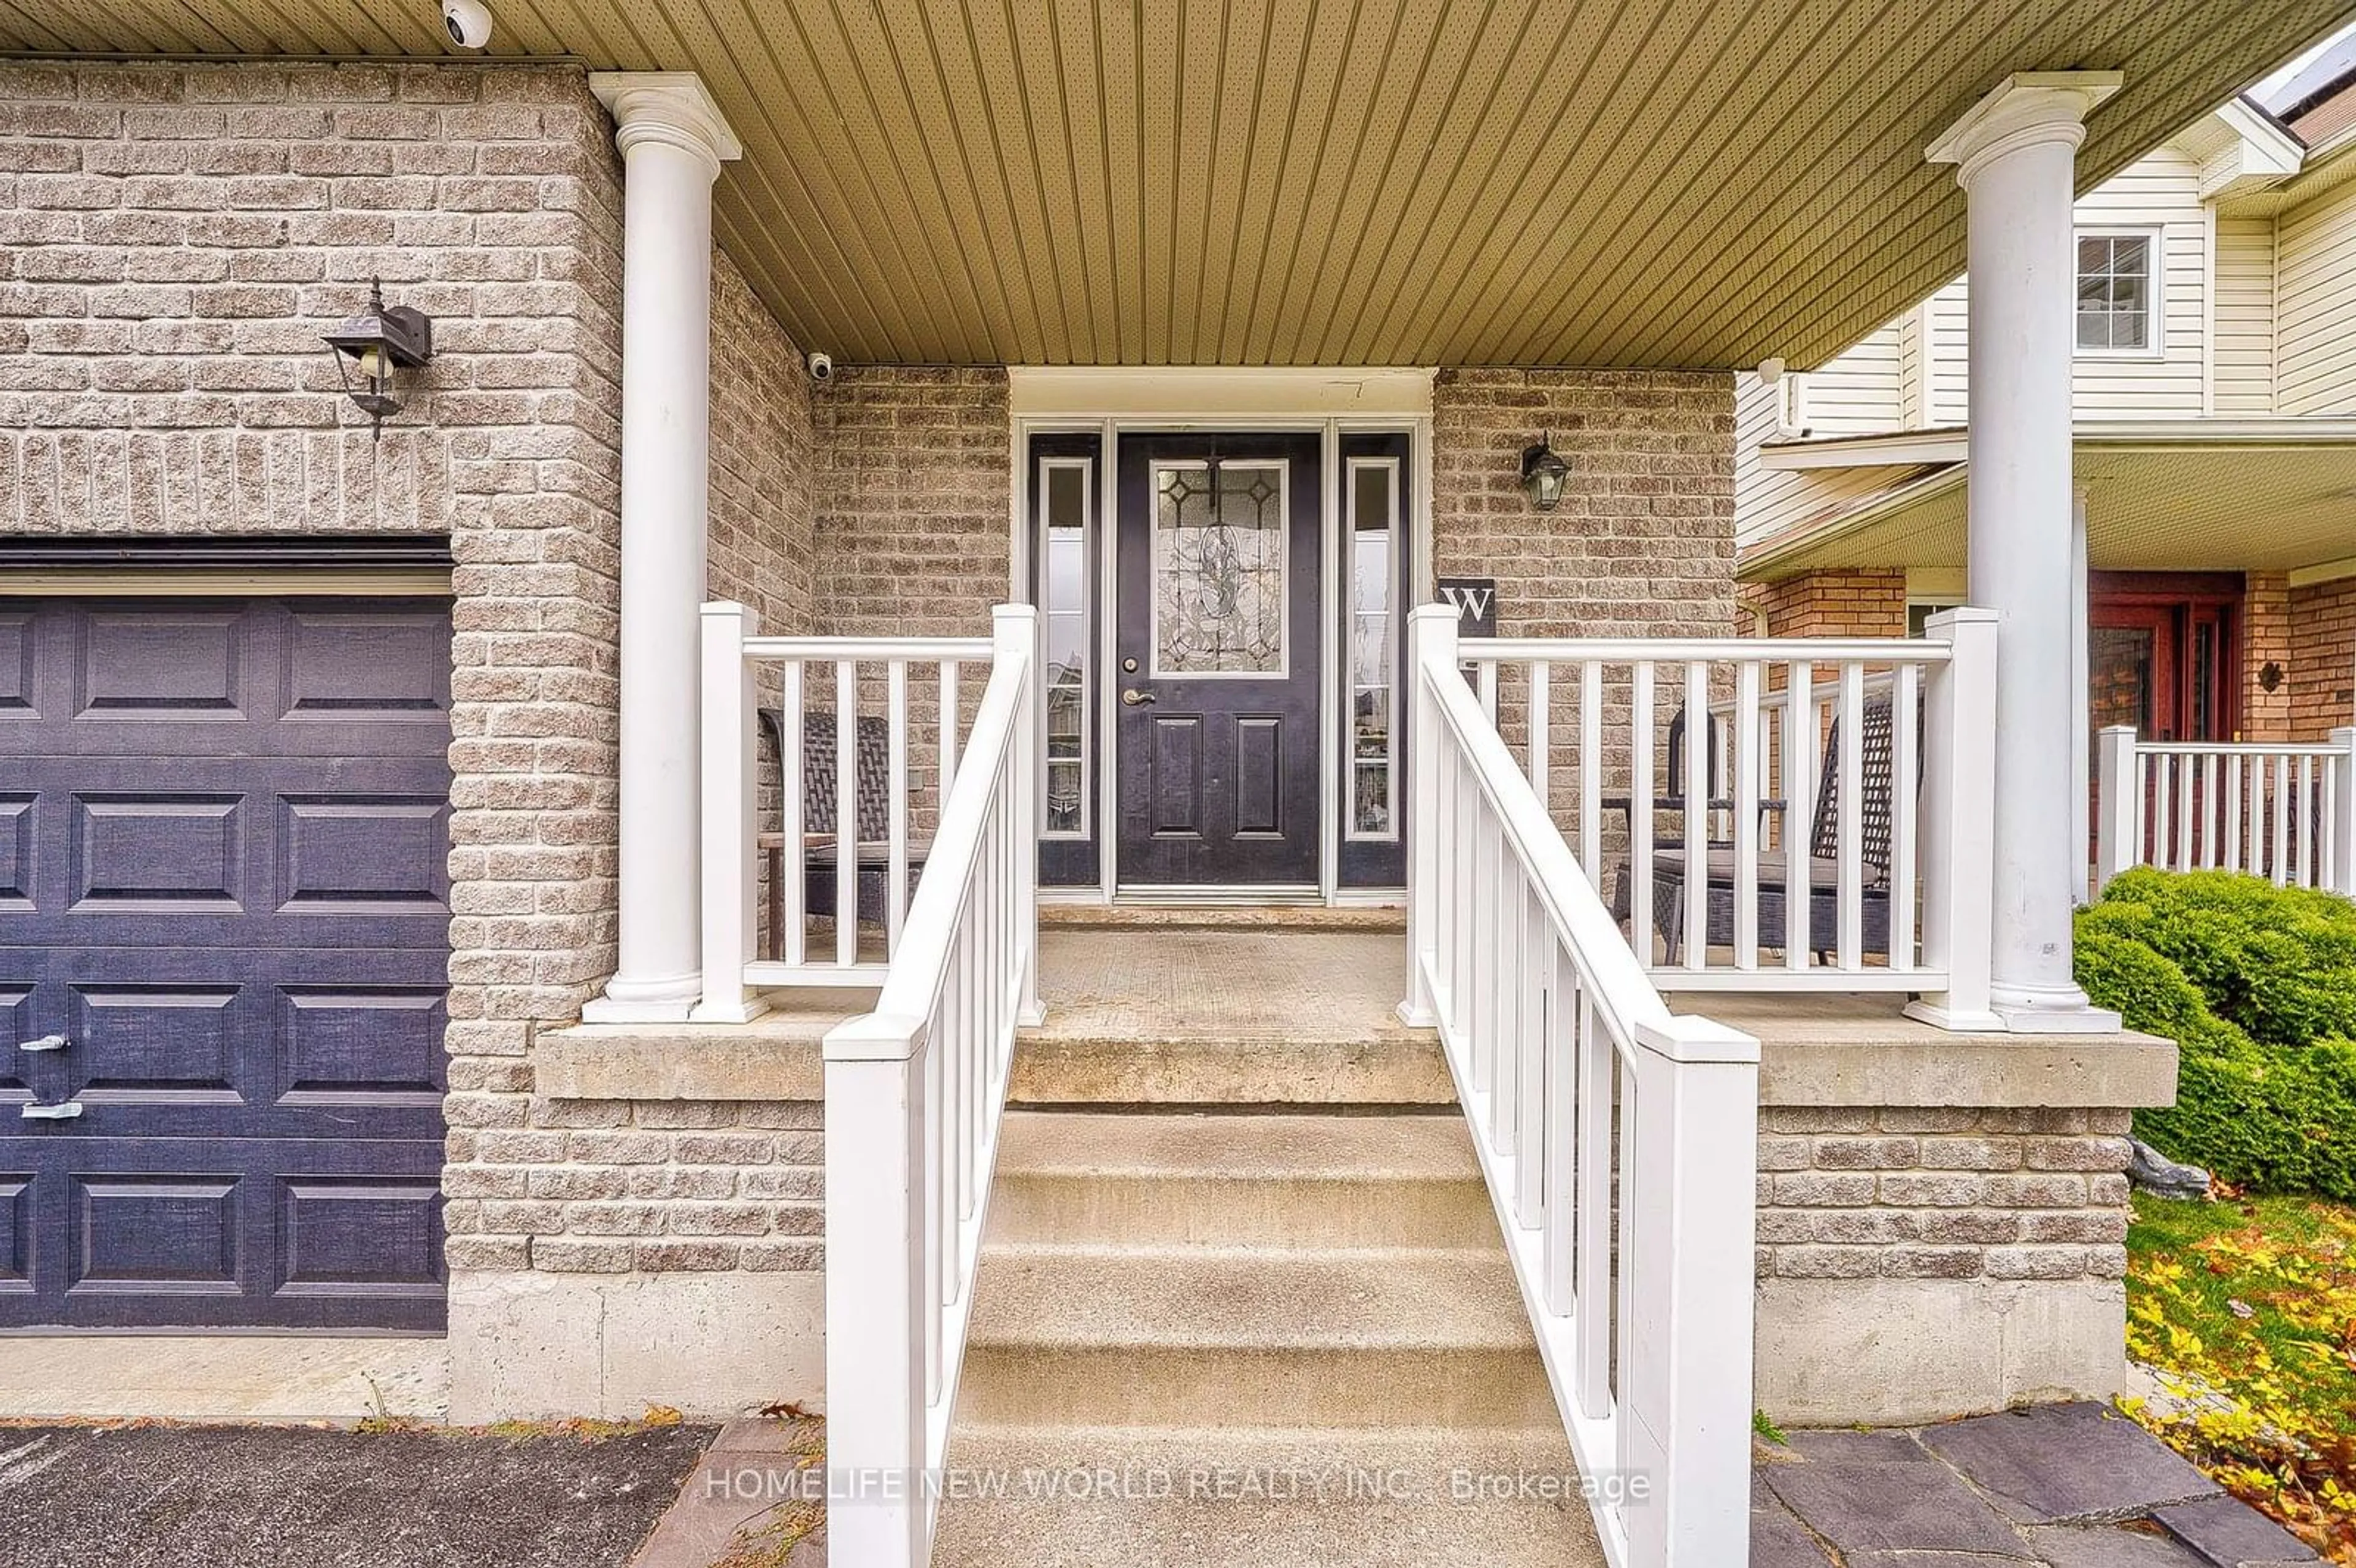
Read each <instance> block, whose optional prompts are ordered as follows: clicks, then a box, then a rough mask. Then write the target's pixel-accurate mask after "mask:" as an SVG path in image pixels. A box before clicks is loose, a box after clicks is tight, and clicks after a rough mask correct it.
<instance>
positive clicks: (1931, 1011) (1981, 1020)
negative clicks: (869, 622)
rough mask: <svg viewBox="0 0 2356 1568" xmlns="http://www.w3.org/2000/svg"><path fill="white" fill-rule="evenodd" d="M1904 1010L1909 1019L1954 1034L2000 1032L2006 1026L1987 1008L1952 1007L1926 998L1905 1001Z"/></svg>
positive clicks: (2003, 1030) (2004, 1030)
mask: <svg viewBox="0 0 2356 1568" xmlns="http://www.w3.org/2000/svg"><path fill="white" fill-rule="evenodd" d="M1905 1012H1906V1016H1907V1017H1908V1018H1910V1019H1915V1020H1917V1021H1918V1022H1921V1023H1926V1024H1929V1025H1930V1026H1931V1027H1932V1028H1933V1029H1946V1030H1948V1031H1949V1032H1950V1033H1954V1034H2002V1033H2004V1032H2006V1029H2007V1027H2008V1026H2007V1025H2006V1023H2005V1021H2004V1019H2001V1018H1999V1017H1998V1016H1997V1014H1996V1013H1994V1012H1993V1011H1991V1010H1990V1009H1988V1008H1952V1007H1949V1006H1948V1005H1947V1004H1946V1003H1944V1002H1934V1001H1931V1000H1929V999H1928V998H1923V999H1922V1000H1918V1001H1912V1002H1909V1003H1907V1004H1906V1008H1905Z"/></svg>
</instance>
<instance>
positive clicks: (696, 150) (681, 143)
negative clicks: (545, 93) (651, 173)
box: [589, 70, 744, 175]
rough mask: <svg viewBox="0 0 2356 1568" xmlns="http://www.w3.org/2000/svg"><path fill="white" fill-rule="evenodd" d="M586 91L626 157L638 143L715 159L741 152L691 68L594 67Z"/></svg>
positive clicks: (715, 162) (714, 162)
mask: <svg viewBox="0 0 2356 1568" xmlns="http://www.w3.org/2000/svg"><path fill="white" fill-rule="evenodd" d="M589 91H591V92H593V93H595V94H596V95H597V101H598V102H600V103H602V104H604V105H605V110H606V112H608V113H610V114H612V115H613V117H614V144H615V145H616V146H618V147H620V148H621V149H622V154H623V155H624V156H625V157H626V156H628V155H629V151H630V149H631V148H632V147H634V146H637V145H639V144H642V143H649V142H651V143H659V144H662V145H664V146H670V147H677V148H679V149H680V150H681V151H683V152H689V153H693V154H695V155H698V156H700V157H701V158H702V159H703V161H704V162H705V163H707V164H709V165H711V167H712V173H713V174H714V175H717V174H718V173H719V172H720V165H722V164H723V163H726V162H730V161H732V160H734V159H736V158H741V157H743V156H744V144H742V143H740V142H738V141H737V140H736V133H735V132H734V131H732V130H730V129H729V128H728V117H727V116H726V115H724V114H723V113H721V112H720V105H719V104H718V103H717V102H715V101H713V100H712V92H711V90H710V89H708V88H706V87H705V86H704V85H703V79H702V78H701V77H700V76H698V75H696V74H695V72H693V71H691V70H599V71H592V72H590V73H589Z"/></svg>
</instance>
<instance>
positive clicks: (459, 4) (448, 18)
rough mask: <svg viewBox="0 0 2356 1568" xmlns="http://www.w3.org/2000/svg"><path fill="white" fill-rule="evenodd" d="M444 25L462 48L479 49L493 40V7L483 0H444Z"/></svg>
mask: <svg viewBox="0 0 2356 1568" xmlns="http://www.w3.org/2000/svg"><path fill="white" fill-rule="evenodd" d="M442 26H443V27H444V28H446V29H448V31H449V34H450V41H451V42H452V43H454V44H455V45H457V46H458V47H459V48H462V49H479V48H482V47H483V46H484V45H485V44H487V43H489V42H490V41H491V8H490V7H489V6H488V5H484V4H483V0H442Z"/></svg>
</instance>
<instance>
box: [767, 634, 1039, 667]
mask: <svg viewBox="0 0 2356 1568" xmlns="http://www.w3.org/2000/svg"><path fill="white" fill-rule="evenodd" d="M992 646H993V645H992V644H991V640H990V639H989V638H988V637H746V638H745V639H744V656H745V657H746V658H748V659H851V660H854V661H856V662H859V663H862V664H873V663H880V662H882V661H883V660H885V659H986V658H988V657H990V656H991V651H992Z"/></svg>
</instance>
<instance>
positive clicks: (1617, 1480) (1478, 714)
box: [1401, 606, 1806, 1568]
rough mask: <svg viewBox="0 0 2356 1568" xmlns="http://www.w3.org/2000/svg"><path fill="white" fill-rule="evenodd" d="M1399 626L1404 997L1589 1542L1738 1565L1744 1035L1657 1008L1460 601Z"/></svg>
mask: <svg viewBox="0 0 2356 1568" xmlns="http://www.w3.org/2000/svg"><path fill="white" fill-rule="evenodd" d="M1410 635H1411V638H1412V643H1411V657H1410V676H1409V691H1410V693H1411V696H1412V700H1413V701H1414V703H1415V708H1414V722H1415V729H1414V731H1412V732H1413V733H1414V734H1416V735H1417V736H1419V737H1420V740H1419V743H1418V744H1417V745H1416V747H1415V748H1414V750H1413V752H1412V753H1411V770H1412V772H1411V777H1410V780H1409V789H1410V792H1411V794H1410V801H1411V805H1412V806H1413V809H1414V813H1415V815H1414V816H1413V817H1412V821H1413V822H1414V823H1415V825H1416V828H1417V832H1416V835H1415V837H1414V840H1413V848H1412V851H1411V855H1412V866H1411V869H1410V871H1409V887H1408V971H1409V972H1408V999H1407V1001H1406V1003H1405V1004H1404V1005H1403V1007H1402V1008H1401V1012H1402V1014H1403V1016H1405V1017H1406V1018H1407V1019H1408V1021H1410V1022H1413V1023H1418V1024H1423V1025H1428V1026H1434V1027H1436V1028H1437V1029H1438V1030H1439V1032H1440V1041H1441V1045H1442V1048H1443V1050H1444V1052H1445V1054H1446V1056H1447V1058H1448V1064H1449V1068H1450V1071H1451V1072H1452V1073H1453V1074H1454V1076H1455V1080H1456V1090H1457V1098H1458V1100H1459V1102H1460V1103H1461V1104H1462V1105H1463V1107H1464V1112H1465V1115H1466V1116H1467V1118H1468V1119H1469V1120H1470V1121H1471V1123H1472V1140H1473V1145H1474V1147H1475V1148H1476V1149H1477V1150H1478V1151H1479V1154H1480V1159H1481V1167H1482V1170H1483V1174H1484V1176H1485V1177H1486V1179H1487V1181H1488V1187H1489V1193H1490V1197H1491V1198H1492V1200H1494V1203H1495V1205H1496V1210H1497V1219H1498V1222H1499V1224H1500V1225H1501V1226H1502V1227H1503V1229H1504V1231H1505V1244H1506V1250H1507V1252H1508V1253H1510V1254H1511V1256H1512V1258H1513V1264H1514V1272H1515V1275H1516V1276H1517V1277H1518V1279H1519V1280H1520V1283H1521V1288H1522V1296H1523V1300H1524V1303H1525V1305H1526V1307H1527V1308H1528V1311H1529V1314H1530V1321H1531V1324H1532V1326H1533V1328H1535V1329H1536V1331H1537V1340H1538V1347H1539V1349H1540V1352H1541V1353H1542V1355H1543V1357H1544V1359H1545V1362H1546V1368H1547V1377H1548V1379H1549V1380H1550V1381H1552V1383H1553V1386H1554V1392H1555V1402H1556V1404H1557V1405H1558V1407H1559V1409H1560V1411H1561V1413H1562V1419H1563V1424H1564V1427H1565V1429H1566V1431H1567V1432H1568V1433H1569V1438H1570V1445H1571V1450H1572V1453H1573V1455H1574V1456H1575V1457H1576V1458H1577V1460H1578V1462H1579V1467H1580V1471H1581V1473H1582V1474H1583V1475H1584V1476H1586V1477H1589V1478H1590V1481H1593V1482H1595V1483H1596V1484H1597V1490H1596V1492H1595V1495H1594V1499H1593V1500H1592V1502H1591V1505H1590V1506H1591V1507H1592V1509H1593V1511H1594V1514H1595V1522H1596V1528H1597V1530H1598V1531H1599V1533H1600V1534H1601V1537H1602V1541H1603V1546H1604V1552H1605V1555H1606V1557H1607V1558H1608V1559H1609V1560H1610V1562H1611V1563H1612V1564H1613V1568H1744V1565H1745V1564H1746V1563H1748V1562H1749V1560H1750V1518H1751V1509H1750V1488H1751V1290H1752V1272H1751V1271H1752V1251H1751V1249H1752V1243H1753V1240H1754V1232H1755V1228H1756V1227H1755V1215H1754V1211H1753V1203H1754V1200H1755V1198H1756V1193H1755V1190H1754V1184H1755V1182H1756V1180H1757V1143H1758V1115H1759V1113H1758V1104H1759V1100H1758V1095H1759V1045H1758V1042H1757V1041H1756V1040H1752V1039H1751V1037H1749V1036H1747V1035H1743V1034H1740V1033H1737V1032H1736V1031H1734V1030H1732V1029H1727V1028H1724V1027H1723V1026H1721V1025H1719V1024H1715V1023H1712V1022H1710V1021H1708V1020H1707V1019H1697V1018H1679V1017H1675V1016H1673V1015H1672V1014H1671V1013H1670V1012H1669V1010H1668V1008H1667V1007H1666V1006H1665V1004H1664V1003H1663V1001H1662V999H1661V994H1660V992H1659V991H1658V990H1657V989H1656V988H1655V987H1654V985H1653V983H1652V981H1651V980H1650V979H1649V978H1648V977H1647V976H1646V975H1645V973H1644V968H1643V966H1642V965H1640V964H1639V963H1638V962H1637V960H1636V955H1635V954H1634V953H1633V951H1632V950H1631V949H1630V947H1629V946H1628V944H1627V942H1626V940H1625V939H1624V938H1623V937H1622V934H1621V932H1620V929H1619V926H1618V925H1617V923H1615V922H1614V921H1613V919H1612V914H1611V912H1610V911H1609V910H1607V909H1606V908H1605V907H1604V905H1603V902H1602V901H1601V899H1600V898H1598V896H1597V895H1596V893H1595V891H1594V890H1593V888H1592V887H1591V886H1590V883H1589V880H1588V879H1587V877H1586V876H1585V875H1584V874H1582V872H1581V870H1580V867H1579V864H1578V861H1577V859H1575V858H1574V857H1573V855H1572V853H1571V850H1570V847H1569V845H1568V844H1566V843H1565V842H1564V840H1563V837H1562V835H1561V834H1560V832H1559V831H1558V829H1557V828H1556V827H1555V825H1554V823H1553V821H1552V820H1551V819H1550V818H1549V816H1547V811H1546V809H1545V807H1544V806H1543V805H1541V804H1540V798H1539V795H1538V794H1537V791H1536V790H1535V789H1534V788H1533V787H1532V785H1531V783H1530V781H1529V779H1528V777H1527V776H1526V773H1525V772H1524V771H1523V769H1522V768H1521V767H1520V766H1518V765H1517V764H1516V763H1515V760H1514V758H1513V756H1512V754H1511V752H1509V751H1508V750H1507V748H1506V745H1505V741H1504V740H1503V739H1501V738H1500V737H1499V735H1498V733H1497V731H1496V730H1495V728H1494V726H1493V725H1492V723H1491V722H1490V720H1489V719H1488V717H1487V716H1486V714H1484V713H1483V710H1482V707H1481V704H1480V702H1479V700H1478V699H1476V698H1475V697H1474V696H1473V694H1472V690H1471V689H1470V688H1467V686H1466V684H1465V682H1464V680H1463V679H1462V676H1461V675H1460V673H1459V668H1458V663H1457V658H1458V653H1459V647H1458V643H1457V637H1456V620H1455V613H1454V612H1453V611H1452V610H1450V609H1448V608H1446V607H1442V606H1432V607H1426V608H1424V609H1421V610H1419V611H1417V612H1416V613H1415V614H1414V616H1413V617H1412V619H1411V622H1410ZM1800 689H1806V682H1805V681H1804V680H1803V681H1802V682H1801V683H1800ZM1698 706H1699V705H1698V704H1697V707H1698ZM1639 815H1640V816H1641V815H1642V814H1641V813H1640V814H1639Z"/></svg>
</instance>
